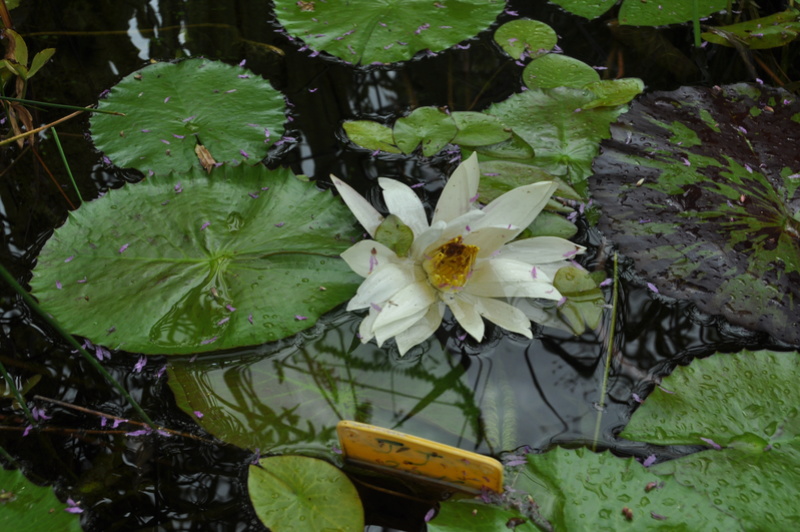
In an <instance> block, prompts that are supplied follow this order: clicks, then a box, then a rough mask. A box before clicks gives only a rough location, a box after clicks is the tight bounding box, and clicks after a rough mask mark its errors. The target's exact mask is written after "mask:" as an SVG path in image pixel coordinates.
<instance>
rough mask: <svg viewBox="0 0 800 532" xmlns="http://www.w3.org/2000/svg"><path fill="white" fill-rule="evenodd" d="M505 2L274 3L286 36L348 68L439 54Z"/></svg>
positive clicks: (289, 0) (479, 27)
mask: <svg viewBox="0 0 800 532" xmlns="http://www.w3.org/2000/svg"><path fill="white" fill-rule="evenodd" d="M504 7H505V3H504V2H486V1H485V0H447V1H446V2H430V1H428V0H402V1H400V0H390V1H386V2H374V1H373V0H350V1H349V2H323V1H315V0H309V1H306V2H296V1H295V0H275V14H276V16H277V18H278V22H280V23H281V24H282V25H283V27H284V28H285V29H286V31H287V33H289V35H291V36H293V37H298V38H300V39H303V41H304V42H305V44H306V45H307V46H309V47H310V48H312V49H313V50H317V51H325V52H327V53H329V54H331V55H334V56H336V57H338V58H339V59H342V60H344V61H347V62H349V63H355V64H361V65H369V64H371V63H394V62H397V61H406V60H408V59H411V58H412V57H413V56H414V55H415V54H416V53H417V52H420V51H422V50H431V51H433V52H439V51H441V50H444V49H446V48H450V47H451V46H453V45H455V44H458V43H459V42H461V41H463V40H465V39H469V38H471V37H473V36H475V35H476V34H477V33H479V32H480V31H482V30H484V29H486V28H487V27H488V26H489V25H490V24H491V23H492V22H493V21H494V19H495V18H497V16H498V15H499V14H500V13H501V12H502V11H503V8H504Z"/></svg>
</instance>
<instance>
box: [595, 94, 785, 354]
mask: <svg viewBox="0 0 800 532" xmlns="http://www.w3.org/2000/svg"><path fill="white" fill-rule="evenodd" d="M798 113H800V103H798V101H797V100H796V98H795V97H794V96H792V95H791V94H790V93H788V92H785V91H783V90H778V89H771V88H768V87H764V86H759V85H748V84H740V85H732V86H728V87H724V88H722V89H720V88H717V89H703V88H690V87H686V88H682V89H679V90H677V91H674V92H657V93H653V94H650V95H648V96H647V97H645V98H642V99H641V100H639V101H638V102H636V103H635V104H634V105H633V106H632V108H631V111H630V112H629V113H628V114H626V115H625V116H623V117H622V118H621V120H620V122H619V124H617V125H616V126H615V127H614V128H613V139H612V140H609V141H608V142H607V143H606V144H604V148H603V155H601V156H600V157H598V159H597V160H596V161H595V172H596V176H595V178H593V179H592V180H591V182H590V185H591V188H592V194H593V195H594V197H595V199H597V200H598V201H599V202H600V204H601V205H602V207H603V210H604V213H605V216H604V217H603V218H601V220H600V224H599V227H600V229H601V230H602V231H604V232H605V233H606V234H607V235H608V236H609V237H611V238H612V239H613V240H614V241H616V242H617V243H618V245H619V246H620V250H621V251H622V252H623V253H625V254H626V255H629V256H631V257H632V258H633V259H634V260H635V261H636V266H637V268H638V269H639V271H640V272H642V274H643V275H644V276H645V277H646V278H647V279H648V280H650V281H651V282H652V283H653V284H654V285H655V286H656V287H658V289H659V291H660V292H661V293H664V294H666V295H669V296H672V297H685V298H689V299H691V300H692V301H693V302H694V303H695V304H696V305H697V306H698V307H699V308H700V310H702V311H703V312H707V313H709V314H722V315H723V316H724V317H725V318H726V319H728V320H729V321H731V322H733V323H736V324H739V325H742V326H745V327H749V328H752V329H756V330H760V331H765V332H768V333H770V334H772V335H774V336H776V337H777V338H779V339H781V340H783V341H785V342H790V343H794V344H797V343H800V327H798V325H797V324H798V323H800V191H799V190H798V186H800V179H798V177H797V176H798V175H800V159H798V158H797V156H796V153H797V152H796V150H797V139H799V138H800V123H798V119H797V117H798V116H800V115H799V114H798ZM639 181H642V183H641V185H640V186H637V183H639Z"/></svg>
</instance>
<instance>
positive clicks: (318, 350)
mask: <svg viewBox="0 0 800 532" xmlns="http://www.w3.org/2000/svg"><path fill="white" fill-rule="evenodd" d="M360 320H361V318H360V317H359V316H356V315H354V314H353V313H347V312H341V313H334V315H330V314H329V315H327V316H326V317H323V318H322V321H323V326H320V327H318V328H317V329H316V330H315V331H314V332H315V334H310V333H304V335H303V341H302V342H295V343H293V344H288V345H283V344H277V345H272V346H266V347H265V349H268V351H266V352H265V353H257V354H256V355H254V356H251V357H246V358H245V357H227V358H217V357H214V358H215V359H214V360H211V359H209V360H207V361H206V360H197V361H195V362H193V363H182V362H181V361H175V362H174V363H173V364H172V365H171V367H170V368H169V370H168V371H169V386H170V387H171V388H172V390H173V392H174V394H175V398H176V402H177V404H178V406H179V407H180V408H181V409H182V410H184V411H185V412H187V413H188V414H189V415H191V416H193V417H197V422H198V423H199V424H200V425H202V426H203V427H204V428H205V429H206V430H208V431H209V432H210V433H212V434H214V435H215V436H216V437H217V438H219V439H221V440H223V441H226V442H228V443H232V444H234V445H237V446H239V447H243V448H246V449H259V450H260V451H261V452H262V453H303V454H316V455H319V456H327V455H329V453H330V449H331V447H332V445H334V444H335V443H336V441H337V437H336V424H337V423H338V422H339V421H340V420H343V419H347V420H354V421H360V422H364V423H370V424H373V425H377V426H381V427H386V428H390V429H395V430H400V431H403V432H407V433H409V434H413V435H415V436H419V437H422V438H428V439H432V440H434V441H437V442H439V443H444V444H447V445H455V446H458V447H463V448H469V447H468V446H469V445H470V443H472V444H474V445H476V444H477V442H478V441H479V440H480V439H481V429H480V421H479V416H480V409H479V408H478V407H477V405H476V402H475V401H476V399H475V397H474V394H475V392H474V384H473V383H472V382H471V381H470V380H469V379H468V377H467V375H466V370H465V368H464V367H463V366H462V365H461V364H459V361H458V360H457V359H455V360H454V359H453V358H452V357H450V356H449V355H448V354H447V353H445V352H444V351H442V349H441V348H440V347H439V345H438V342H437V341H435V340H433V339H432V340H429V341H427V342H426V343H425V344H423V346H422V347H423V348H424V349H425V354H424V356H421V357H418V358H416V359H414V360H413V361H408V360H409V359H408V358H406V359H405V361H404V362H403V363H398V362H397V360H396V359H395V360H392V357H391V356H387V352H386V350H385V349H381V348H379V347H377V346H376V345H374V344H361V343H360V342H358V340H357V339H356V337H355V332H356V331H357V330H358V324H359V322H360ZM195 412H199V413H200V414H195ZM199 416H202V417H199Z"/></svg>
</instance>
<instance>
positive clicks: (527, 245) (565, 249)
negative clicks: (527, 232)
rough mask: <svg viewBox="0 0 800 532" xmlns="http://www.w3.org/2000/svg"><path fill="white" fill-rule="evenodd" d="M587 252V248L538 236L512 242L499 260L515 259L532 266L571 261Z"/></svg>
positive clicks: (504, 248)
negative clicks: (572, 258) (575, 256)
mask: <svg viewBox="0 0 800 532" xmlns="http://www.w3.org/2000/svg"><path fill="white" fill-rule="evenodd" d="M585 250H586V248H585V247H583V246H579V245H578V244H574V243H572V242H570V241H569V240H566V239H563V238H559V237H556V236H537V237H533V238H526V239H525V240H518V241H516V242H512V243H510V244H508V245H507V246H505V247H503V248H501V249H500V252H499V253H498V254H497V257H498V258H503V259H513V260H518V261H522V262H529V263H531V264H537V265H538V264H545V263H548V262H559V261H564V260H569V259H570V258H571V257H573V256H574V255H579V254H581V253H583V252H584V251H585Z"/></svg>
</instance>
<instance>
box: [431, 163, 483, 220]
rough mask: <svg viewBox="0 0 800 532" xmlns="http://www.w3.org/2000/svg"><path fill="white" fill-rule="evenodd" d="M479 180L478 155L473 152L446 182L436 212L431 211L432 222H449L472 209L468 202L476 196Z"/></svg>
mask: <svg viewBox="0 0 800 532" xmlns="http://www.w3.org/2000/svg"><path fill="white" fill-rule="evenodd" d="M480 179H481V171H480V168H479V167H478V154H477V153H475V152H473V154H472V155H470V156H469V158H468V159H467V160H465V161H463V162H462V163H461V164H459V165H458V168H456V171H455V172H453V175H451V176H450V179H449V180H448V181H447V185H445V187H444V190H442V195H441V196H440V197H439V201H438V202H437V203H436V210H435V211H433V222H438V221H440V220H441V221H445V222H450V221H451V220H453V219H455V218H456V217H458V216H460V215H462V214H464V213H465V212H467V211H468V210H470V209H472V208H473V207H472V203H471V202H470V200H471V199H472V198H474V197H475V196H476V195H477V194H478V182H479V181H480Z"/></svg>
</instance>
